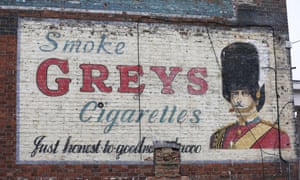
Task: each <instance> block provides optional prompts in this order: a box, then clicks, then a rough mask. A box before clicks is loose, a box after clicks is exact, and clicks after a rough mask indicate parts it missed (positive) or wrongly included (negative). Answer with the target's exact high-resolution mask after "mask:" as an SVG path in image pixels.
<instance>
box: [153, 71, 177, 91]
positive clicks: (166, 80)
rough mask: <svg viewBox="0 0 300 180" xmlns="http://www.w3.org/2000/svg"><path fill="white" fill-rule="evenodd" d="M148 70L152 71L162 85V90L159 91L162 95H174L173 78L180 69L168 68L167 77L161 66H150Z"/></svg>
mask: <svg viewBox="0 0 300 180" xmlns="http://www.w3.org/2000/svg"><path fill="white" fill-rule="evenodd" d="M150 70H152V71H154V72H155V73H156V74H157V75H158V77H159V79H160V80H161V81H162V83H163V89H162V90H161V93H162V94H174V92H175V91H174V90H173V89H172V82H173V80H174V78H175V76H176V75H177V74H178V73H179V72H181V71H182V68H180V67H171V68H169V70H170V74H169V76H167V74H166V67H162V66H152V67H150Z"/></svg>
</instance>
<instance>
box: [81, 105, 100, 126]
mask: <svg viewBox="0 0 300 180" xmlns="http://www.w3.org/2000/svg"><path fill="white" fill-rule="evenodd" d="M90 105H93V107H92V109H91V111H95V110H96V107H97V102H96V101H90V102H88V103H86V104H85V105H84V106H83V108H82V109H81V111H80V114H79V119H80V121H81V122H87V121H89V120H90V119H91V118H92V116H89V117H88V118H87V119H84V118H83V116H84V114H85V112H86V111H87V109H88V108H89V107H90Z"/></svg>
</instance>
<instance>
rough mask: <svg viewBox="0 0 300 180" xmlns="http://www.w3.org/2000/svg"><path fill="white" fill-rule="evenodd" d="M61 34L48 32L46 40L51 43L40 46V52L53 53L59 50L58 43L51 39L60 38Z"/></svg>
mask: <svg viewBox="0 0 300 180" xmlns="http://www.w3.org/2000/svg"><path fill="white" fill-rule="evenodd" d="M60 36H61V35H60V33H58V32H48V34H47V35H46V40H47V41H48V42H49V45H42V46H40V47H39V48H40V50H41V51H43V52H52V51H55V50H56V48H57V46H58V45H57V42H56V41H55V40H54V39H52V38H51V37H54V38H60Z"/></svg>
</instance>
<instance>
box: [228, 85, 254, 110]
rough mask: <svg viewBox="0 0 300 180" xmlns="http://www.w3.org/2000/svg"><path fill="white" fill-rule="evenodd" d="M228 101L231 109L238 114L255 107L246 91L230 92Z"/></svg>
mask: <svg viewBox="0 0 300 180" xmlns="http://www.w3.org/2000/svg"><path fill="white" fill-rule="evenodd" d="M230 100H231V104H232V106H233V108H234V109H236V110H238V111H240V112H247V111H250V110H252V109H253V108H254V107H255V102H254V100H253V98H252V96H251V95H250V93H249V91H248V90H246V89H244V90H233V91H231V92H230Z"/></svg>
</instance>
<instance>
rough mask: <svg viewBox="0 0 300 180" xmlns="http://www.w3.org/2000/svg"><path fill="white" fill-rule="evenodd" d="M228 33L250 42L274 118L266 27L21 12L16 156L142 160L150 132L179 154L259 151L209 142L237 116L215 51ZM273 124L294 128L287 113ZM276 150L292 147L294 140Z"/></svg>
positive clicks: (232, 156) (201, 157) (195, 157)
mask: <svg viewBox="0 0 300 180" xmlns="http://www.w3.org/2000/svg"><path fill="white" fill-rule="evenodd" d="M234 42H246V43H250V44H253V45H254V46H255V47H256V49H257V51H258V55H259V70H260V72H261V74H263V76H261V77H260V78H261V80H262V81H263V82H268V83H266V84H265V92H266V95H265V104H264V106H263V108H262V109H261V110H260V114H261V116H263V117H264V119H267V120H269V121H271V122H275V120H276V117H275V116H274V114H276V109H275V108H274V107H276V99H275V97H276V96H275V95H274V91H273V90H272V89H273V87H274V81H273V72H270V71H269V70H268V69H265V68H263V67H269V66H272V65H273V64H274V58H273V57H272V56H270V54H272V52H273V48H272V43H273V38H272V32H270V31H268V30H265V29H257V28H255V29H251V28H250V29H249V28H247V29H243V28H237V29H230V30H224V29H217V28H216V29H210V28H206V27H201V26H176V25H164V24H143V23H140V24H138V23H129V22H126V23H125V22H124V23H122V22H100V21H93V22H91V21H72V20H54V19H42V20H41V19H27V18H25V19H20V20H19V42H18V47H19V48H18V53H19V56H18V57H19V59H18V68H17V69H18V82H17V84H18V91H17V126H18V130H17V161H18V163H45V162H48V163H49V162H50V163H51V162H56V163H59V162H78V163H81V162H93V163H95V162H97V163H104V162H109V163H120V162H125V163H126V162H127V163H129V162H137V161H139V162H145V161H144V159H149V158H150V159H151V158H152V153H153V145H152V142H153V141H156V140H162V141H176V142H178V143H180V144H181V147H180V151H181V152H182V156H181V157H182V160H183V161H202V162H203V161H226V160H230V161H235V160H236V161H260V160H261V156H260V152H261V151H260V150H258V149H257V150H251V151H249V150H245V149H244V150H224V151H222V155H221V156H220V152H219V151H218V150H213V149H210V145H209V141H210V136H211V134H212V133H213V132H214V131H215V130H216V129H219V128H221V127H223V126H225V125H227V124H228V123H232V122H233V121H235V120H236V116H235V114H233V113H231V112H228V110H229V109H230V108H231V105H230V104H229V103H227V102H226V99H225V98H224V97H223V95H222V73H221V66H220V65H221V61H220V58H219V57H220V54H221V51H222V49H223V48H224V47H226V46H228V45H229V44H232V43H234ZM214 52H216V55H217V56H215V54H214ZM282 128H283V129H285V130H286V133H287V134H288V135H290V136H291V137H293V132H294V130H293V129H294V128H293V124H292V123H289V124H282ZM291 142H294V139H293V138H292V139H291ZM265 151H267V152H269V153H270V154H271V153H272V154H276V153H277V152H278V151H277V150H276V148H275V149H266V150H265ZM283 153H284V155H285V158H289V159H292V158H294V157H295V153H294V147H291V148H287V149H285V150H283ZM266 156H267V155H266ZM270 157H271V158H272V157H273V156H272V155H270ZM146 162H147V161H146Z"/></svg>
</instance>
